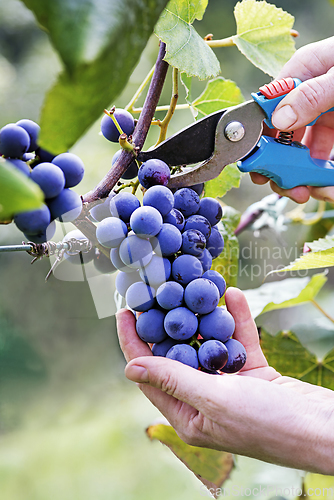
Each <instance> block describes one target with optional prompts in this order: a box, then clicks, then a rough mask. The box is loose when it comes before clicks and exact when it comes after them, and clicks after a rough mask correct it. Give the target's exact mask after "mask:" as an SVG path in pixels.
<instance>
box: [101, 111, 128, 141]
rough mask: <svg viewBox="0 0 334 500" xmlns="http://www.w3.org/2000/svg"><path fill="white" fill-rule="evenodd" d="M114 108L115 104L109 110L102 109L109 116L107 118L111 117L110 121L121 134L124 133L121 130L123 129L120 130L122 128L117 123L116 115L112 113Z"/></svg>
mask: <svg viewBox="0 0 334 500" xmlns="http://www.w3.org/2000/svg"><path fill="white" fill-rule="evenodd" d="M115 109H116V108H115V106H113V107H112V108H111V110H110V111H107V110H106V109H105V110H104V113H105V114H106V115H107V116H109V118H111V119H112V121H113V122H114V124H115V127H116V128H117V130H118V132H119V133H120V134H121V135H123V134H124V132H123V130H122V128H121V126H120V124H119V123H118V121H117V118H116V116H115V115H114V113H115Z"/></svg>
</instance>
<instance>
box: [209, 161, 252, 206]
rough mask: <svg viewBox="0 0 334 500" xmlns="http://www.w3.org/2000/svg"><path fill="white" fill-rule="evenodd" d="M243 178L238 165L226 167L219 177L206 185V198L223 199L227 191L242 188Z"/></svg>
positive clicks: (233, 164) (232, 164)
mask: <svg viewBox="0 0 334 500" xmlns="http://www.w3.org/2000/svg"><path fill="white" fill-rule="evenodd" d="M242 176H243V174H242V172H240V170H239V169H238V167H237V165H236V163H231V165H226V167H225V168H224V169H223V170H222V172H221V173H220V174H219V175H218V177H216V178H215V179H212V180H211V181H207V182H206V183H205V187H204V192H205V196H208V197H211V198H216V197H219V198H222V197H223V196H224V195H225V194H226V193H227V191H229V190H230V189H232V188H238V187H239V186H240V181H241V178H242Z"/></svg>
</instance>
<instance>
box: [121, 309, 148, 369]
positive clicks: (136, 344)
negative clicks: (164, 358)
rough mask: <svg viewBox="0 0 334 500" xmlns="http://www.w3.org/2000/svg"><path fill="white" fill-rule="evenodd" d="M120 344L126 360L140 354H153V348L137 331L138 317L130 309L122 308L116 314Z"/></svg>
mask: <svg viewBox="0 0 334 500" xmlns="http://www.w3.org/2000/svg"><path fill="white" fill-rule="evenodd" d="M116 324H117V334H118V339H119V344H120V346H121V349H122V351H123V353H124V356H125V359H126V361H130V360H131V359H134V358H137V357H138V356H152V352H151V349H150V348H149V346H148V345H147V344H146V343H145V342H143V341H142V340H141V339H140V338H139V337H138V335H137V332H136V318H135V317H134V315H133V314H132V312H131V311H129V310H128V309H121V310H120V311H118V312H117V314H116Z"/></svg>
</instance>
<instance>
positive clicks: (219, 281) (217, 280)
mask: <svg viewBox="0 0 334 500" xmlns="http://www.w3.org/2000/svg"><path fill="white" fill-rule="evenodd" d="M210 267H211V266H210ZM202 278H206V279H208V280H211V281H213V282H214V284H215V285H216V286H217V287H218V290H219V295H220V297H222V296H223V295H224V293H225V290H226V281H225V280H224V278H223V276H222V275H221V274H220V273H218V272H217V271H214V270H212V269H209V270H208V271H205V272H204V274H203V276H202Z"/></svg>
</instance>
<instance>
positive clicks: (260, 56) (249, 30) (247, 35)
mask: <svg viewBox="0 0 334 500" xmlns="http://www.w3.org/2000/svg"><path fill="white" fill-rule="evenodd" d="M234 15H235V19H236V23H237V34H236V35H234V36H233V37H232V40H233V42H234V43H235V45H236V46H237V47H238V49H239V50H240V52H242V53H243V54H244V56H246V57H247V59H249V60H250V61H251V62H252V63H253V64H254V65H255V66H257V67H258V68H260V69H261V70H262V71H264V73H268V74H269V75H270V76H273V77H275V76H276V75H277V74H278V73H279V71H280V69H281V68H282V66H283V65H284V64H285V63H286V62H287V61H288V60H289V59H290V58H291V56H292V54H293V53H294V51H295V44H294V40H293V38H292V36H291V34H290V33H291V28H292V26H293V23H294V17H293V16H291V15H290V14H288V13H287V12H285V11H284V10H282V9H280V8H277V7H275V5H272V4H268V3H267V2H265V1H260V2H259V1H256V0H243V1H242V2H238V3H237V4H236V6H235V9H234Z"/></svg>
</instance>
